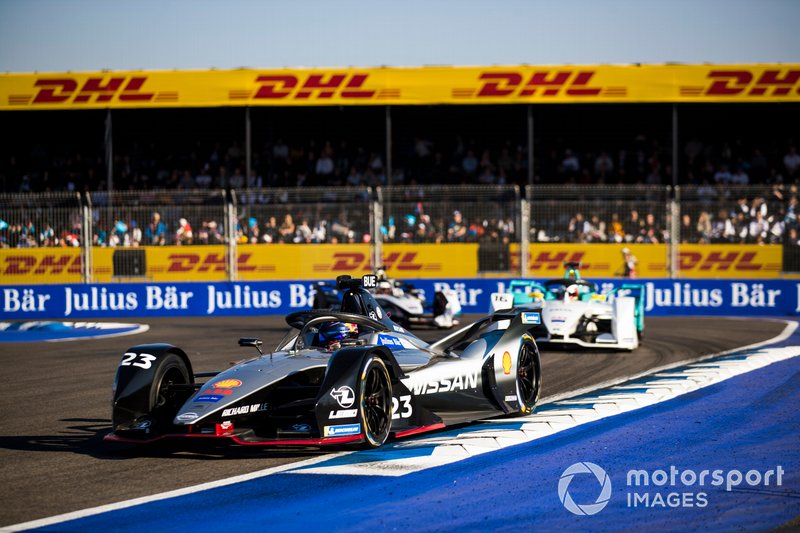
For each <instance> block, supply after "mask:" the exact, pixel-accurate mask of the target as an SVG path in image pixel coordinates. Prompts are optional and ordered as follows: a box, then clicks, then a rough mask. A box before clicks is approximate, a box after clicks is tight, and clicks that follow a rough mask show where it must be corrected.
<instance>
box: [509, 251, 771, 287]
mask: <svg viewBox="0 0 800 533" xmlns="http://www.w3.org/2000/svg"><path fill="white" fill-rule="evenodd" d="M625 246H627V247H628V248H630V250H631V253H632V254H633V255H634V256H635V257H636V259H637V266H636V273H637V276H638V277H640V278H664V277H669V275H670V269H669V248H668V246H667V245H665V244H639V245H637V244H630V245H622V244H619V245H611V244H550V243H531V245H530V258H529V263H528V272H529V273H530V276H531V277H533V278H552V277H557V276H560V275H561V274H562V273H563V271H564V263H565V262H576V263H581V274H582V275H584V276H585V277H587V278H589V279H591V278H598V277H619V276H621V275H622V273H623V265H624V263H623V256H622V249H623V248H624V247H625ZM511 258H512V264H511V267H512V270H518V269H519V267H518V262H519V246H517V245H516V244H512V245H511ZM678 261H679V263H678V265H679V268H678V272H679V276H680V277H681V278H697V279H703V278H710V279H723V278H727V279H734V278H735V279H765V278H777V277H780V274H781V270H782V266H783V247H782V246H778V245H773V246H759V245H746V244H743V245H734V244H681V245H680V246H679V247H678Z"/></svg>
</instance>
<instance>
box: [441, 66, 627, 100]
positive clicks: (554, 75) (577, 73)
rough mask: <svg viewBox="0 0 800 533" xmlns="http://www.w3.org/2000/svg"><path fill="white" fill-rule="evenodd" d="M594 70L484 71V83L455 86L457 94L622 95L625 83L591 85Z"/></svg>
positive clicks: (481, 77)
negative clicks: (615, 85)
mask: <svg viewBox="0 0 800 533" xmlns="http://www.w3.org/2000/svg"><path fill="white" fill-rule="evenodd" d="M595 74H596V71H594V70H572V69H555V70H537V71H534V72H533V73H531V74H530V75H528V74H523V73H522V72H517V71H507V72H482V73H481V74H479V75H478V80H479V81H480V82H481V85H480V86H479V87H478V88H477V89H475V88H465V89H453V93H452V94H453V97H454V98H520V97H525V98H530V97H545V98H546V97H555V96H559V95H566V96H577V97H595V96H608V97H623V96H626V95H627V94H628V89H627V88H626V87H599V86H593V85H590V82H591V81H592V78H593V77H594V75H595Z"/></svg>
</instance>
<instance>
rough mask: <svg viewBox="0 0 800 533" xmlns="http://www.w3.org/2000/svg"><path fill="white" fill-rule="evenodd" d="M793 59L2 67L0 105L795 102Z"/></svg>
mask: <svg viewBox="0 0 800 533" xmlns="http://www.w3.org/2000/svg"><path fill="white" fill-rule="evenodd" d="M796 101H800V65H791V64H789V65H787V64H747V65H636V66H619V65H564V66H528V65H524V66H520V65H517V66H504V67H502V66H501V67H417V68H392V67H382V68H325V69H300V68H298V69H277V70H276V69H238V70H195V71H119V72H87V73H73V72H61V73H33V74H3V75H0V109H7V110H8V109H97V108H134V107H219V106H237V105H238V106H311V105H313V106H319V105H335V106H341V105H387V104H392V105H415V104H416V105H420V104H424V105H429V104H482V103H487V104H503V103H509V104H510V103H585V102H595V103H597V102H796Z"/></svg>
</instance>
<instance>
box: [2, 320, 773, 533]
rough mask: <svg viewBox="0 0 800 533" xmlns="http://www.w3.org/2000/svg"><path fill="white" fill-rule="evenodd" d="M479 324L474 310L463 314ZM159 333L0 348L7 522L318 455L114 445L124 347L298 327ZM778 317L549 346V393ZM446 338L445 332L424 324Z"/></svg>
mask: <svg viewBox="0 0 800 533" xmlns="http://www.w3.org/2000/svg"><path fill="white" fill-rule="evenodd" d="M464 318H465V320H469V318H470V317H469V316H467V317H464ZM147 322H148V323H149V324H150V326H151V329H150V331H148V332H146V333H143V334H140V335H136V336H132V337H128V338H119V337H117V338H110V339H98V340H92V341H74V342H62V343H32V344H0V362H2V366H3V375H4V379H3V385H4V387H3V388H4V394H3V395H2V398H3V403H2V410H0V479H2V480H3V483H2V489H0V490H2V492H1V493H0V494H1V495H2V501H3V505H2V506H0V526H3V525H9V524H14V523H18V522H23V521H28V520H33V519H36V518H42V517H46V516H52V515H55V514H59V513H64V512H69V511H74V510H78V509H84V508H87V507H94V506H98V505H102V504H106V503H113V502H117V501H121V500H126V499H130V498H136V497H140V496H146V495H149V494H153V493H157V492H163V491H167V490H172V489H177V488H181V487H185V486H189V485H194V484H198V483H202V482H206V481H213V480H217V479H221V478H225V477H229V476H234V475H238V474H244V473H247V472H251V471H254V470H260V469H263V468H267V467H269V466H276V465H279V464H284V463H289V462H293V461H297V460H299V459H302V458H306V457H309V456H312V455H316V454H318V453H320V452H318V451H264V450H258V449H256V450H254V449H244V450H242V449H231V448H220V449H213V450H208V449H201V450H195V451H193V452H186V451H178V450H177V449H175V448H157V449H150V450H145V451H142V450H136V449H134V448H130V447H115V446H110V445H107V444H105V443H103V441H102V437H103V436H104V435H105V434H106V433H108V432H109V431H110V402H111V383H112V381H113V378H114V373H115V371H116V365H117V363H118V361H119V357H120V356H121V354H122V353H123V351H124V350H125V349H126V348H127V347H129V346H132V345H134V344H140V343H146V342H164V341H167V342H170V343H172V344H176V345H178V346H181V347H182V348H183V349H184V350H186V352H187V353H188V354H189V357H190V358H191V359H192V364H193V366H194V369H195V371H196V372H203V371H213V370H220V369H223V368H226V367H227V363H228V362H229V361H234V360H238V359H242V358H244V357H247V356H250V355H251V352H252V350H250V349H244V348H239V347H237V346H236V339H238V338H239V337H247V336H254V335H259V336H260V337H261V338H262V339H263V340H264V343H265V345H267V346H274V345H275V344H277V342H278V340H279V339H280V338H281V337H282V336H283V334H284V333H285V332H286V330H287V327H286V326H285V325H284V323H283V320H282V319H281V318H278V317H224V318H213V319H209V318H161V319H148V320H147ZM783 328H784V323H783V322H779V321H769V320H741V319H720V318H697V317H693V318H672V317H653V318H649V319H648V320H647V330H646V335H647V336H646V339H645V342H644V345H643V346H642V347H640V348H639V349H638V350H637V351H636V352H634V353H632V354H630V353H613V352H566V351H554V352H543V353H542V362H543V369H542V375H543V391H542V394H543V397H547V396H553V395H556V394H563V393H567V392H569V391H573V390H577V389H580V388H583V387H588V386H591V385H595V384H598V383H601V382H604V381H607V380H610V379H615V378H619V377H624V376H630V375H634V374H638V373H641V372H644V371H646V370H648V369H650V368H653V367H658V366H662V365H666V364H669V363H673V362H677V361H683V360H686V359H690V358H697V357H700V356H703V355H707V354H711V353H716V352H720V351H723V350H728V349H732V348H737V347H740V346H744V345H747V344H751V343H754V342H758V341H762V340H766V339H769V338H771V337H774V336H775V335H777V334H779V333H780V332H781V331H782V330H783ZM417 333H418V334H419V336H420V337H422V338H427V339H435V338H439V337H440V336H441V333H440V332H437V331H432V330H429V331H425V330H422V331H418V332H417Z"/></svg>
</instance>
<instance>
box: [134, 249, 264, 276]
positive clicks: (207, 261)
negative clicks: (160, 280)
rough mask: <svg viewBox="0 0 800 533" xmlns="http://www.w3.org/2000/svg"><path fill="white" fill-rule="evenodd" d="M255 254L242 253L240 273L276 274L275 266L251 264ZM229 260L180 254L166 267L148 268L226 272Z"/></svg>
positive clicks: (171, 256)
mask: <svg viewBox="0 0 800 533" xmlns="http://www.w3.org/2000/svg"><path fill="white" fill-rule="evenodd" d="M252 256H253V254H249V253H242V254H239V255H238V256H237V258H236V268H237V270H238V271H239V272H274V271H275V265H268V264H261V265H256V264H252V263H251V262H250V259H251V258H252ZM226 268H227V259H226V257H225V254H224V253H213V252H210V253H205V254H199V253H180V254H169V255H168V256H167V264H166V265H153V266H151V267H148V270H151V271H152V272H170V273H177V272H225V270H226Z"/></svg>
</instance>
